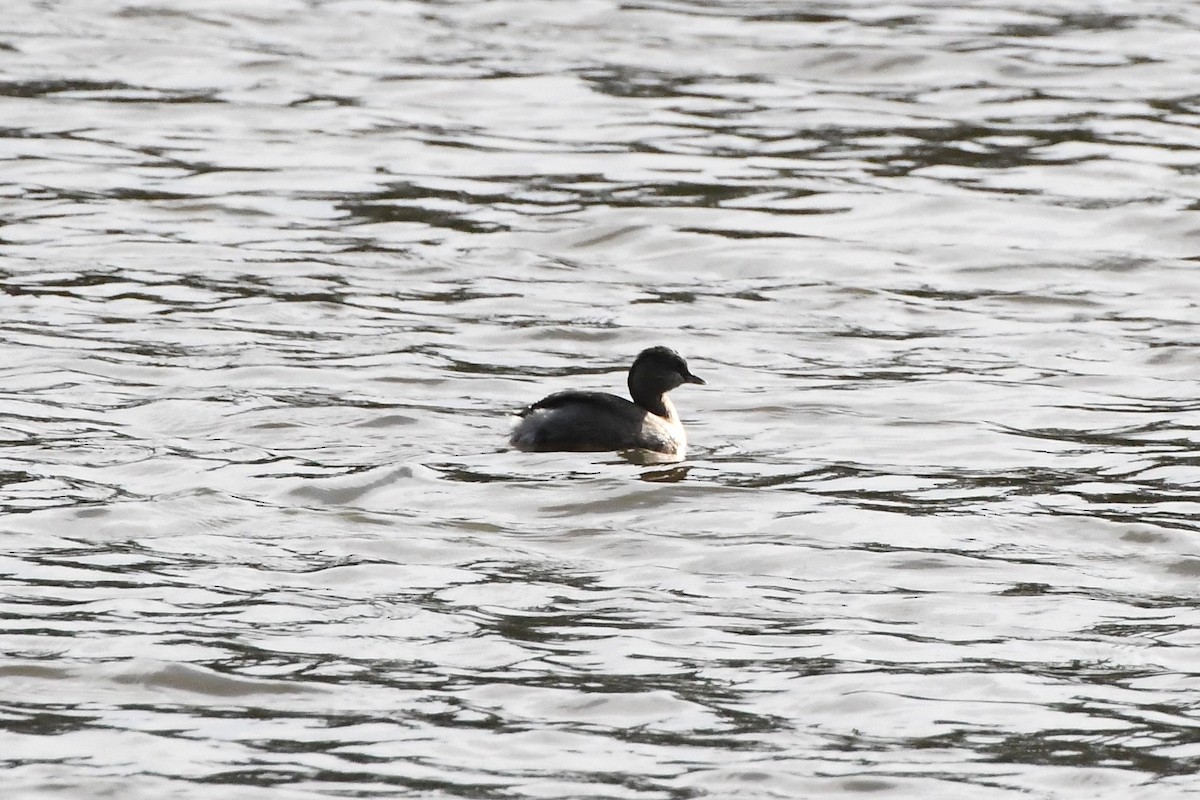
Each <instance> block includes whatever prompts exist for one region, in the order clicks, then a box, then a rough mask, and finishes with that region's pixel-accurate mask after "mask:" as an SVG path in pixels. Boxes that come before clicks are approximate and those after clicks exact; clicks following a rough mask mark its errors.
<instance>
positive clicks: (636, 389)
mask: <svg viewBox="0 0 1200 800" xmlns="http://www.w3.org/2000/svg"><path fill="white" fill-rule="evenodd" d="M627 383H628V386H629V396H630V397H632V398H633V402H630V401H628V400H626V399H625V398H624V397H618V396H617V395H615V394H609V393H608V392H588V391H579V390H576V389H568V390H567V391H564V392H555V393H554V394H551V395H548V396H546V397H543V398H542V399H541V400H539V401H537V402H536V403H534V404H533V405H531V406H528V407H526V408H524V409H522V410H521V411H519V412H517V415H516V418H515V421H514V425H513V430H512V435H511V438H510V439H509V443H510V444H511V445H512V446H513V447H515V448H517V449H518V450H524V451H527V452H536V453H546V452H555V451H566V452H599V451H604V450H647V451H650V452H651V453H656V454H661V455H664V456H669V457H671V458H673V459H682V458H683V457H684V455H685V454H686V452H687V436H686V434H685V433H684V431H683V423H682V422H680V421H679V415H678V414H677V413H676V411H675V406H674V405H673V404H672V403H671V399H670V398H669V397H667V392H669V391H671V390H672V389H676V388H678V387H679V386H682V385H683V384H685V383H695V384H699V385H701V386H703V385H704V380H703V379H701V378H698V377H696V376H695V375H693V374H692V372H691V370H689V369H688V365H687V362H686V361H684V360H683V356H681V355H679V353H676V352H675V351H674V350H672V349H671V348H669V347H664V346H662V345H658V346H655V347H648V348H646V349H645V350H643V351H642V352H640V353H638V356H637V358H635V359H634V360H633V365H632V366H631V367H630V368H629V379H628V381H627Z"/></svg>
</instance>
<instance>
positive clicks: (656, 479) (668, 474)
mask: <svg viewBox="0 0 1200 800" xmlns="http://www.w3.org/2000/svg"><path fill="white" fill-rule="evenodd" d="M691 469H692V468H691V467H671V468H670V469H651V470H647V471H645V472H643V473H642V474H641V475H640V476H639V477H640V478H641V479H642V480H644V481H649V482H650V483H679V482H680V481H682V480H684V479H685V478H687V476H688V472H690V471H691Z"/></svg>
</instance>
